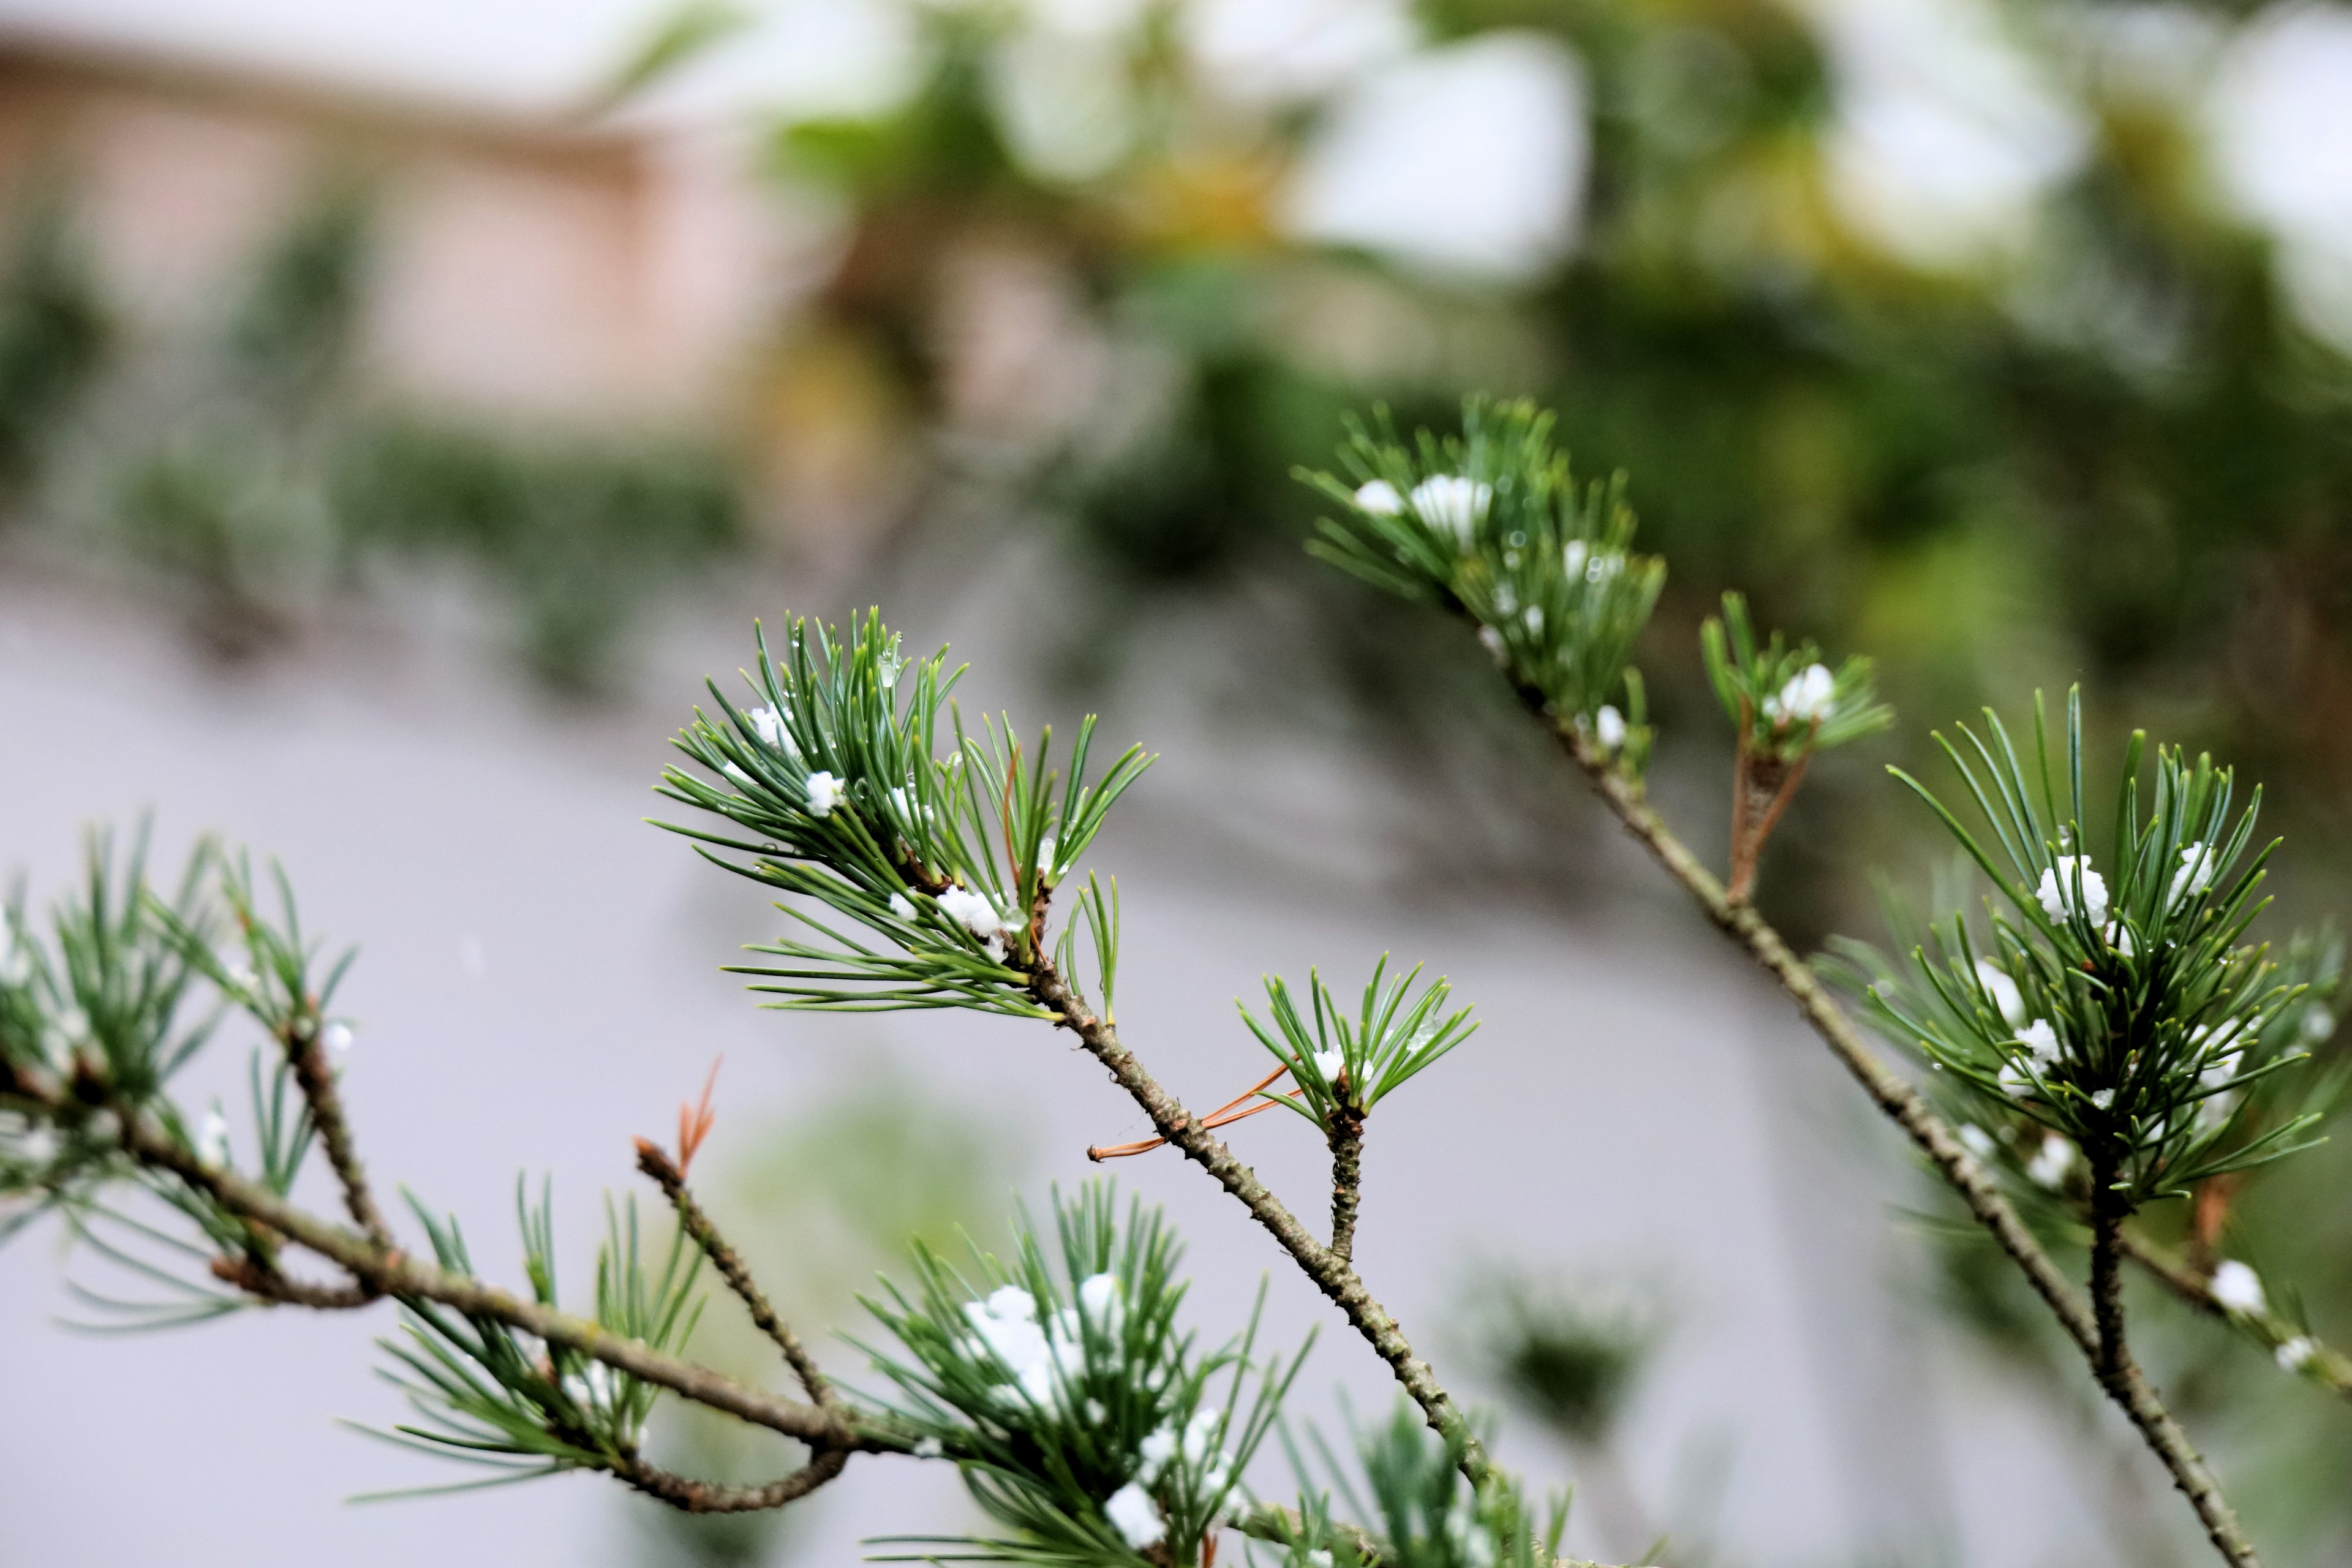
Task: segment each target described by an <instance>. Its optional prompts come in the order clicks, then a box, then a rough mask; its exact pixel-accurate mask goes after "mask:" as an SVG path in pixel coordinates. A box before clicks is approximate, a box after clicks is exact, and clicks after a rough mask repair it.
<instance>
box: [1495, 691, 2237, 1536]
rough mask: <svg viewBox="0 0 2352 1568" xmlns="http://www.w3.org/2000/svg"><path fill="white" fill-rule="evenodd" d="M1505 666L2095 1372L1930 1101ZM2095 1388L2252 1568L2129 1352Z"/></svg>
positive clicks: (2064, 1304)
mask: <svg viewBox="0 0 2352 1568" xmlns="http://www.w3.org/2000/svg"><path fill="white" fill-rule="evenodd" d="M1506 673H1507V674H1508V675H1509V676H1510V678H1511V680H1512V684H1513V686H1514V688H1515V689H1517V692H1518V695H1519V698H1520V700H1521V701H1522V702H1523V703H1525V704H1526V705H1527V707H1528V710H1530V711H1531V712H1532V713H1534V714H1535V716H1536V717H1537V718H1538V720H1539V721H1542V723H1543V724H1544V726H1545V727H1546V728H1547V729H1549V731H1551V732H1552V735H1553V736H1554V738H1555V739H1557V740H1558V742H1559V745H1560V748H1561V749H1562V750H1563V751H1565V752H1567V753H1568V754H1569V756H1570V758H1571V759H1572V760H1573V761H1574V762H1575V763H1576V764H1577V765H1578V766H1579V767H1580V769H1582V770H1583V773H1584V775H1585V777H1586V778H1587V779H1588V780H1590V781H1591V784H1592V787H1593V789H1594V791H1595V793H1597V794H1598V795H1600V796H1601V800H1602V801H1603V802H1604V803H1605V804H1606V805H1608V807H1609V808H1610V810H1611V811H1612V812H1613V813H1615V814H1616V816H1617V819H1618V821H1619V822H1621V823H1622V824H1623V825H1624V826H1625V828H1626V830H1627V831H1628V832H1630V833H1632V834H1633V837H1634V838H1635V839H1637V840H1638V841H1640V843H1641V844H1642V846H1643V847H1644V848H1646V849H1648V850H1649V851H1650V853H1651V855H1652V856H1653V857H1654V858H1655V859H1656V860H1657V861H1658V863H1659V865H1660V866H1662V867H1664V869H1665V871H1666V873H1667V875H1669V876H1671V877H1672V878H1673V879H1675V881H1676V882H1678V883H1680V884H1681V885H1682V887H1683V889H1684V890H1685V892H1687V893H1689V894H1690V896H1691V898H1692V900H1693V901H1694V902H1696V904H1697V905H1698V906H1699V908H1700V910H1702V911H1703V912H1704V913H1705V914H1706V917H1707V919H1708V920H1710V921H1713V922H1714V923H1715V925H1716V927H1717V929H1718V930H1720V931H1722V932H1723V933H1724V934H1725V935H1726V936H1728V937H1729V938H1731V939H1732V941H1734V942H1737V943H1738V944H1739V946H1740V948H1741V950H1742V951H1744V952H1747V954H1748V956H1749V957H1750V958H1752V959H1753V960H1755V962H1756V963H1757V964H1758V965H1759V966H1760V967H1761V968H1762V969H1763V970H1764V971H1765V973H1768V974H1769V975H1771V977H1772V978H1773V979H1774V980H1775V981H1776V982H1778V983H1779V984H1780V988H1781V989H1782V990H1783V991H1785V992H1786V993H1788V995H1789V999H1790V1001H1792V1002H1794V1003H1795V1004H1796V1005H1797V1009H1798V1011H1799V1012H1800V1013H1801V1014H1802V1015H1803V1016H1804V1018H1805V1021H1806V1023H1808V1024H1809V1025H1811V1026H1812V1029H1813V1032H1814V1033H1815V1034H1816V1035H1819V1036H1820V1037H1821V1038H1822V1043H1823V1044H1824V1045H1826V1046H1828V1047H1830V1051H1831V1053H1832V1055H1834V1056H1835V1057H1836V1058H1838V1060H1839V1061H1840V1062H1841V1063H1843V1065H1844V1067H1845V1068H1846V1070H1847V1071H1848V1072H1850V1073H1852V1074H1853V1077H1854V1079H1855V1080H1856V1081H1857V1082H1859V1083H1860V1084H1861V1085H1862V1087H1863V1090H1864V1093H1866V1094H1868V1095H1869V1096H1870V1099H1871V1100H1872V1102H1873V1103H1874V1104H1875V1105H1876V1106H1877V1107H1878V1109H1879V1110H1881V1111H1882V1112H1884V1113H1885V1115H1886V1117H1887V1118H1888V1119H1889V1120H1890V1121H1894V1122H1895V1125H1897V1126H1898V1127H1900V1128H1902V1129H1903V1131H1905V1132H1906V1134H1908V1135H1909V1136H1910V1138H1911V1141H1912V1142H1915V1143H1916V1144H1917V1145H1918V1146H1919V1149H1920V1151H1921V1152H1923V1153H1925V1154H1926V1155H1927V1159H1928V1162H1929V1163H1931V1164H1933V1165H1934V1166H1935V1168H1936V1170H1937V1173H1939V1174H1940V1175H1942V1177H1943V1178H1944V1180H1945V1181H1946V1182H1947V1183H1948V1184H1949V1185H1950V1186H1951V1188H1952V1190H1953V1191H1954V1192H1956V1193H1958V1194H1959V1196H1960V1200H1961V1202H1962V1203H1964V1204H1966V1205H1968V1209H1969V1213H1970V1214H1971V1215H1974V1216H1975V1218H1976V1220H1977V1223H1978V1224H1979V1225H1981V1226H1984V1228H1985V1229H1986V1231H1988V1232H1989V1233H1990V1235H1991V1237H1992V1238H1993V1240H1994V1241H1995V1242H1997V1243H1998V1244H1999V1245H2000V1249H2001V1250H2002V1251H2003V1252H2006V1253H2008V1254H2009V1256H2010V1258H2011V1259H2012V1260H2013V1261H2014V1262H2015V1263H2016V1264H2017V1266H2018V1267H2019V1268H2021V1269H2022V1270H2023V1271H2024V1273H2025V1277H2026V1280H2027V1282H2028V1283H2029V1284H2031V1285H2032V1287H2033V1289H2034V1292H2035V1294H2037V1295H2039V1296H2040V1297H2041V1298H2042V1300H2043V1301H2044V1302H2045V1303H2047V1304H2048V1306H2049V1308H2050V1310H2051V1312H2052V1313H2053V1315H2055V1316H2056V1318H2057V1319H2058V1321H2059V1324H2060V1326H2061V1327H2063V1329H2064V1330H2065V1331H2066V1332H2067V1334H2068V1336H2069V1337H2071V1338H2072V1339H2073V1340H2074V1343H2075V1344H2076V1346H2078V1347H2079V1348H2080V1349H2081V1350H2082V1352H2083V1353H2084V1356H2085V1357H2086V1358H2087V1359H2088V1360H2089V1361H2090V1362H2091V1363H2092V1366H2093V1368H2094V1370H2097V1368H2098V1365H2099V1354H2100V1352H2099V1344H2100V1336H2099V1325H2098V1321H2097V1319H2096V1317H2095V1314H2094V1313H2093V1310H2092V1309H2091V1307H2090V1305H2089V1303H2087V1302H2086V1301H2085V1300H2084V1299H2083V1296H2082V1294H2081V1293H2080V1292H2079V1291H2077V1290H2076V1289H2074V1285H2073V1284H2072V1283H2071V1282H2069V1281H2068V1279H2066V1277H2065V1275H2064V1274H2063V1273H2062V1272H2061V1271H2060V1270H2059V1268H2058V1266H2057V1265H2056V1264H2055V1263H2053V1262H2052V1261H2051V1259H2050V1256H2049V1254H2048V1253H2046V1252H2044V1251H2042V1247H2041V1244H2040V1243H2038V1242H2036V1241H2035V1240H2034V1239H2033V1236H2032V1232H2031V1231H2029V1230H2027V1229H2026V1227H2025V1222H2024V1221H2023V1220H2021V1218H2019V1217H2018V1214H2017V1211H2016V1209H2015V1208H2013V1207H2012V1206H2011V1204H2010V1202H2009V1199H2008V1198H2007V1197H2006V1196H2004V1195H2003V1194H2002V1193H2001V1191H2000V1187H1999V1186H1998V1185H1997V1184H1995V1182H1994V1179H1993V1178H1992V1176H1991V1175H1990V1173H1988V1172H1987V1171H1986V1170H1985V1169H1984V1167H1983V1166H1982V1165H1981V1164H1979V1163H1978V1162H1977V1161H1976V1159H1975V1158H1974V1157H1973V1156H1972V1155H1970V1154H1969V1152H1968V1151H1967V1149H1966V1148H1964V1147H1963V1146H1962V1145H1961V1143H1960V1142H1959V1140H1958V1138H1957V1137H1956V1136H1954V1134H1953V1132H1952V1130H1951V1128H1950V1127H1949V1126H1948V1124H1947V1123H1946V1122H1945V1121H1944V1120H1943V1118H1942V1117H1940V1116H1937V1114H1936V1113H1935V1111H1934V1110H1932V1109H1931V1108H1930V1107H1929V1106H1928V1104H1927V1097H1926V1096H1925V1095H1923V1094H1921V1093H1920V1092H1919V1090H1918V1089H1916V1088H1915V1087H1914V1086H1913V1085H1911V1084H1910V1083H1909V1082H1907V1081H1906V1080H1905V1079H1903V1078H1902V1077H1901V1076H1900V1075H1898V1074H1896V1073H1895V1071H1894V1070H1893V1069H1891V1068H1888V1067H1886V1066H1885V1064H1884V1063H1883V1062H1881V1061H1880V1060H1879V1059H1878V1058H1877V1056H1876V1054H1875V1053H1874V1052H1873V1051H1872V1050H1871V1048H1870V1047H1869V1046H1868V1044H1867V1043H1866V1042H1865V1041H1864V1038H1863V1037H1862V1035H1861V1032H1860V1031H1859V1030H1857V1029H1856V1028H1855V1027H1854V1026H1853V1021H1852V1020H1851V1019H1849V1018H1848V1017H1847V1016H1845V1013H1844V1010H1843V1009H1842V1008H1841V1007H1839V1005H1837V1002H1836V1000H1835V999H1834V998H1833V997H1832V996H1831V994H1830V993H1829V990H1828V988H1827V987H1826V986H1824V985H1823V984H1822V983H1821V981H1820V979H1819V978H1818V977H1817V976H1816V975H1815V974H1814V973H1813V972H1812V971H1811V969H1809V968H1807V967H1806V966H1805V964H1804V963H1803V961H1802V960H1801V959H1799V958H1798V957H1797V956H1796V954H1795V953H1793V952H1790V949H1789V945H1788V943H1787V942H1784V941H1782V940H1781V938H1780V932H1779V931H1775V930H1773V928H1772V927H1771V925H1770V924H1769V923H1768V922H1767V921H1765V920H1764V918H1763V917H1762V916H1761V915H1759V914H1758V913H1757V912H1756V910H1755V908H1754V907H1753V906H1752V905H1749V904H1746V903H1736V902H1734V901H1733V900H1731V898H1730V897H1729V895H1728V894H1727V892H1726V891H1725V889H1724V888H1723V885H1722V884H1721V883H1719V882H1717V880H1716V879H1715V877H1714V874H1713V873H1712V872H1710V871H1708V870H1707V868H1706V867H1705V866H1704V865H1702V864H1701V863H1700V861H1699V859H1698V858H1697V857H1696V855H1694V854H1692V853H1691V852H1690V849H1689V848H1688V847H1686V846H1685V845H1684V843H1683V842H1682V841H1681V840H1680V839H1679V838H1677V837H1675V835H1674V833H1673V831H1672V830H1671V829H1669V828H1668V827H1667V826H1666V825H1665V823H1664V820H1663V819H1661V818H1660V817H1659V816H1658V814H1657V813H1656V812H1655V811H1654V810H1652V809H1651V807H1650V805H1648V803H1647V802H1645V801H1644V800H1643V798H1642V795H1641V791H1640V788H1639V786H1638V785H1637V784H1635V783H1634V781H1633V780H1632V779H1631V778H1629V777H1627V776H1626V775H1625V774H1624V773H1622V772H1621V771H1619V769H1618V768H1617V767H1616V765H1615V763H1614V762H1613V761H1612V758H1611V757H1610V755H1609V753H1608V752H1605V751H1603V750H1601V748H1600V747H1599V746H1598V745H1596V744H1595V743H1594V742H1591V741H1590V740H1588V739H1587V738H1586V737H1585V736H1584V734H1583V733H1582V732H1581V731H1579V730H1578V729H1577V727H1576V725H1575V724H1574V723H1573V722H1572V721H1563V720H1561V719H1559V717H1558V716H1556V715H1555V714H1554V713H1553V712H1552V711H1551V707H1550V704H1549V700H1547V699H1546V698H1545V697H1544V695H1543V693H1542V692H1541V691H1540V690H1538V689H1536V688H1534V687H1532V686H1529V685H1528V684H1527V683H1525V682H1524V681H1521V680H1520V679H1518V678H1517V673H1516V672H1515V671H1507V672H1506ZM2101 1383H2102V1385H2103V1386H2105V1387H2106V1388H2107V1392H2108V1393H2109V1394H2111V1395H2113V1397H2114V1398H2115V1400H2116V1403H2117V1404H2118V1405H2122V1406H2123V1409H2124V1412H2125V1414H2126V1415H2128V1416H2130V1417H2131V1420H2132V1424H2133V1425H2134V1426H2137V1427H2138V1428H2139V1430H2140V1434H2141V1436H2143V1437H2145V1438H2146V1439H2147V1444H2148V1447H2150V1448H2151V1449H2153V1450H2154V1451H2155V1453H2156V1456H2157V1458H2158V1459H2160V1460H2162V1461H2163V1463H2164V1465H2165V1468H2167V1469H2168V1470H2169V1471H2171V1473H2172V1479H2173V1483H2174V1484H2175V1485H2176V1486H2178V1487H2179V1489H2180V1490H2181V1493H2182V1495H2184V1496H2185V1497H2187V1498H2188V1500H2189V1506H2190V1507H2192V1508H2194V1509H2195V1510H2197V1517H2198V1520H2199V1521H2200V1523H2202V1524H2203V1525H2204V1527H2205V1532H2206V1534H2207V1536H2209V1537H2210V1539H2211V1540H2212V1542H2213V1544H2214V1546H2215V1547H2216V1549H2218V1550H2219V1551H2220V1552H2221V1555H2222V1556H2223V1557H2224V1558H2226V1559H2227V1560H2228V1561H2230V1562H2231V1563H2234V1564H2237V1565H2238V1568H2256V1565H2257V1563H2258V1561H2259V1560H2258V1559H2257V1558H2256V1557H2255V1555H2254V1550H2253V1547H2252V1544H2251V1543H2250V1542H2248V1541H2247V1540H2246V1538H2245V1534H2244V1531H2242V1529H2241V1528H2240V1526H2239V1524H2238V1521H2237V1517H2236V1515H2235V1514H2234V1513H2233V1512H2232V1511H2231V1508H2230V1505H2229V1502H2228V1501H2227V1500H2226V1499H2224V1498H2223V1496H2222V1495H2221V1487H2220V1485H2219V1483H2217V1482H2216V1481H2215V1480H2214V1479H2213V1475H2212V1472H2211V1471H2210V1469H2208V1468H2206V1466H2205V1462H2204V1460H2203V1459H2201V1458H2199V1457H2198V1454H2197V1451H2196V1449H2195V1448H2194V1447H2191V1446H2190V1444H2189V1439H2188V1437H2187V1436H2186V1435H2185V1434H2183V1433H2182V1432H2181V1430H2180V1427H2179V1423H2177V1422H2176V1421H2174V1420H2173V1418H2172V1416H2171V1415H2170V1413H2168V1411H2167V1410H2166V1409H2165V1408H2164V1405H2163V1403H2162V1401H2160V1400H2159V1399H2158V1397H2157V1395H2156V1391H2155V1390H2154V1389H2153V1388H2152V1387H2151V1386H2150V1385H2149V1384H2148V1382H2147V1377H2146V1376H2145V1375H2144V1374H2143V1373H2141V1372H2140V1371H2139V1369H2138V1367H2137V1365H2136V1364H2134V1363H2132V1362H2131V1360H2130V1357H2129V1355H2128V1352H2126V1354H2125V1356H2124V1357H2123V1364H2122V1367H2121V1368H2120V1370H2119V1371H2118V1373H2117V1374H2116V1377H2115V1379H2114V1381H2113V1382H2112V1383H2109V1382H2108V1380H2107V1379H2105V1378H2102V1379H2101Z"/></svg>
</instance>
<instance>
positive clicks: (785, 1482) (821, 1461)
mask: <svg viewBox="0 0 2352 1568" xmlns="http://www.w3.org/2000/svg"><path fill="white" fill-rule="evenodd" d="M848 1463H849V1451H848V1450H847V1449H845V1448H820V1449H818V1450H816V1451H815V1452H814V1453H812V1454H811V1455H810V1456H809V1459H808V1463H806V1464H804V1465H803V1466H802V1467H801V1468H799V1469H797V1470H794V1471H793V1473H792V1474H791V1475H789V1476H783V1477H780V1478H779V1479H775V1480H772V1481H770V1482H768V1483H767V1484H766V1485H765V1486H757V1487H734V1486H722V1485H720V1484H719V1483H718V1482H716V1481H698V1480H696V1479H693V1478H692V1477H690V1476H680V1475H674V1474H672V1473H671V1472H670V1471H668V1470H665V1469H663V1468H661V1467H659V1466H658V1465H654V1464H649V1463H647V1462H646V1460H645V1459H643V1458H638V1457H637V1456H635V1455H634V1454H631V1455H628V1456H625V1458H622V1459H621V1460H620V1462H618V1463H616V1464H614V1466H613V1467H612V1474H613V1476H614V1479H617V1480H620V1481H623V1482H625V1483H626V1484H627V1485H629V1486H630V1487H632V1488H634V1489H636V1490H638V1491H641V1492H643V1493H645V1494H646V1496H647V1497H650V1498H656V1499H659V1500H661V1501H663V1502H666V1503H667V1504H669V1506H670V1507H672V1508H674V1509H677V1510H678V1511H679V1512H681V1513H764V1512H767V1511H769V1510H773V1509H779V1508H782V1507H783V1506H784V1505H785V1504H787V1503H793V1502H798V1501H799V1500H801V1499H803V1498H804V1497H806V1496H808V1495H809V1493H811V1492H813V1491H814V1490H816V1489H817V1488H819V1487H821V1486H823V1485H824V1484H825V1483H826V1482H827V1481H830V1480H832V1479H834V1478H835V1476H838V1475H839V1474H841V1472H842V1469H843V1468H844V1467H845V1466H846V1465H847V1464H848Z"/></svg>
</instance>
